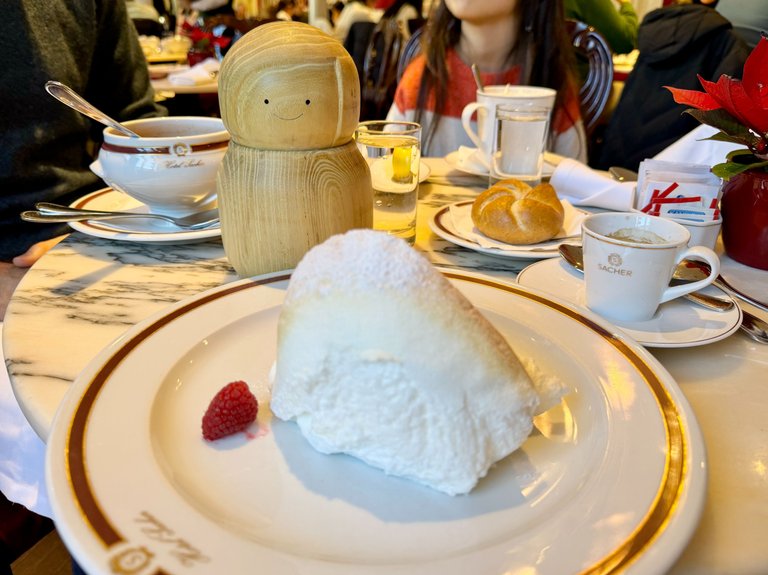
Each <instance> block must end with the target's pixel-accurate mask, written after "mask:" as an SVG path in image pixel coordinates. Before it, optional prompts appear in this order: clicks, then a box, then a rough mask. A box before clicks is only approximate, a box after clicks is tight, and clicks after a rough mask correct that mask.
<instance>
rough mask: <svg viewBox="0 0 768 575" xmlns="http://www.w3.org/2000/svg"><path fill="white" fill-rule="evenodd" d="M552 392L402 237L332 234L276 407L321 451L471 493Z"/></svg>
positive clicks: (305, 277)
mask: <svg viewBox="0 0 768 575" xmlns="http://www.w3.org/2000/svg"><path fill="white" fill-rule="evenodd" d="M559 391H561V390H559V389H558V392H559ZM546 396H547V392H546V391H543V390H542V389H541V388H539V387H538V381H532V380H531V379H530V378H529V376H528V374H527V372H526V370H525V369H524V368H523V366H522V365H521V363H520V361H519V360H518V357H517V356H516V355H515V353H514V352H513V351H512V349H511V348H510V346H509V344H508V343H507V342H506V340H505V339H504V338H503V337H502V336H501V334H500V333H499V332H498V331H497V330H496V329H495V328H494V327H493V326H492V325H491V324H490V323H489V322H488V320H486V319H485V317H484V316H483V315H482V314H481V313H480V312H479V311H478V310H477V309H475V308H474V307H473V306H472V304H471V303H470V302H469V301H468V300H467V299H466V298H465V297H464V296H463V295H462V294H461V293H460V292H459V291H458V290H457V289H456V288H455V287H454V286H453V285H452V284H451V283H450V282H449V281H448V280H447V279H446V278H445V277H444V276H443V275H442V274H441V273H439V272H438V271H437V270H436V269H435V268H434V267H433V266H432V265H431V264H430V263H429V262H428V261H427V260H426V258H424V257H423V256H422V255H421V254H419V253H418V252H417V251H415V250H414V249H413V248H411V247H409V246H408V245H407V244H406V243H405V242H403V241H402V240H399V239H397V238H394V237H392V236H389V235H387V234H385V233H383V232H375V231H372V230H353V231H350V232H347V233H346V234H344V235H337V236H334V237H332V238H330V239H329V240H327V241H326V242H324V243H323V244H321V245H319V246H316V247H314V248H313V249H312V250H310V251H309V252H308V253H307V254H306V256H305V257H304V259H303V260H302V261H301V262H300V263H299V265H298V267H297V268H296V270H295V271H294V273H293V275H292V277H291V281H290V285H289V286H288V291H287V293H286V297H285V301H284V304H283V307H282V310H281V313H280V320H279V323H278V348H277V362H276V366H275V372H274V382H273V388H272V399H271V408H272V411H273V413H274V414H275V415H276V416H277V417H279V418H281V419H285V420H295V421H296V422H297V423H298V425H299V427H300V429H301V432H302V433H303V435H304V436H305V438H306V439H307V440H308V441H309V442H310V443H311V444H312V446H313V447H314V448H315V449H317V450H318V451H320V452H322V453H339V452H341V453H347V454H350V455H353V456H355V457H358V458H360V459H362V460H363V461H365V462H366V463H368V464H369V465H372V466H374V467H378V468H380V469H382V470H384V471H385V472H386V473H387V474H392V475H398V476H401V477H406V478H409V479H412V480H415V481H418V482H420V483H423V484H426V485H428V486H430V487H433V488H434V489H438V490H440V491H443V492H445V493H448V494H451V495H454V494H461V493H467V492H468V491H470V490H471V489H472V488H473V487H474V486H475V484H476V483H477V481H478V480H479V479H480V478H481V477H483V476H484V475H485V474H486V473H487V472H488V470H489V469H490V467H491V466H492V465H493V464H494V463H495V462H496V461H498V460H499V459H501V458H503V457H505V456H507V455H509V454H510V453H512V452H513V451H515V450H516V449H517V448H518V447H520V445H521V444H522V443H523V442H524V441H525V439H526V438H527V437H528V435H529V434H530V432H531V429H532V426H533V420H532V416H533V415H534V414H536V413H538V412H537V408H539V406H540V402H544V401H546ZM558 401H559V399H558Z"/></svg>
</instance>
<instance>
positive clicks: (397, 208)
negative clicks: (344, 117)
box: [355, 120, 421, 244]
mask: <svg viewBox="0 0 768 575" xmlns="http://www.w3.org/2000/svg"><path fill="white" fill-rule="evenodd" d="M355 141H356V142H357V147H358V149H359V150H360V153H361V154H362V155H363V157H364V158H365V160H366V161H367V162H368V168H369V169H370V171H371V184H372V187H373V229H374V230H382V231H385V232H387V233H389V234H391V235H395V236H398V237H400V238H402V239H404V240H405V241H407V242H408V243H410V244H413V243H414V241H415V240H416V204H417V201H418V195H419V165H420V161H421V126H420V125H419V124H417V123H416V122H401V121H389V120H371V121H368V122H362V123H361V124H360V125H359V126H358V127H357V130H356V131H355Z"/></svg>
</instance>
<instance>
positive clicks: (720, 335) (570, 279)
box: [517, 258, 742, 347]
mask: <svg viewBox="0 0 768 575" xmlns="http://www.w3.org/2000/svg"><path fill="white" fill-rule="evenodd" d="M517 282H518V283H519V284H521V285H524V286H527V287H530V288H535V289H540V290H542V291H545V292H547V293H549V294H551V295H553V296H555V297H558V298H562V299H564V300H565V301H567V302H569V303H573V304H576V305H579V306H584V305H585V296H584V276H583V275H582V274H581V273H579V272H577V271H575V270H574V269H573V268H571V266H569V265H568V264H567V263H565V262H564V261H562V260H561V259H559V258H558V259H553V260H548V261H545V262H538V263H536V264H533V265H530V266H528V267H527V268H525V269H524V270H522V271H521V272H520V273H519V274H518V276H517ZM702 291H703V292H704V293H708V294H710V295H714V296H717V297H722V298H725V299H727V298H730V296H729V295H728V294H726V293H725V292H724V291H722V290H720V289H718V288H716V287H715V286H708V287H706V288H705V289H704V290H702ZM741 318H742V313H741V308H740V307H739V306H738V305H734V306H733V307H732V308H731V309H730V310H728V311H725V312H720V311H714V310H711V309H707V308H705V307H702V306H700V305H697V304H695V303H692V302H690V301H688V300H686V299H684V298H677V299H674V300H672V301H669V302H667V303H664V304H662V305H661V306H659V309H658V311H657V312H656V315H655V316H654V317H653V318H651V319H649V320H647V321H636V322H621V321H616V320H614V321H613V323H614V325H616V326H617V327H618V328H619V329H621V330H622V331H624V333H626V334H627V335H629V336H630V337H632V338H634V339H635V340H637V342H639V343H640V344H642V345H644V346H646V347H695V346H699V345H706V344H708V343H714V342H716V341H720V340H721V339H724V338H726V337H728V336H729V335H731V334H732V333H733V332H735V331H736V330H738V329H739V325H741Z"/></svg>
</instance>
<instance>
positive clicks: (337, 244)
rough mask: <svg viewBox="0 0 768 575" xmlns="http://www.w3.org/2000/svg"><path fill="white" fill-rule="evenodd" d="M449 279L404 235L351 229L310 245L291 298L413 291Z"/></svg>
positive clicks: (294, 279)
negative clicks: (312, 245) (340, 292)
mask: <svg viewBox="0 0 768 575" xmlns="http://www.w3.org/2000/svg"><path fill="white" fill-rule="evenodd" d="M443 282H446V280H445V279H444V278H443V277H442V275H440V274H439V273H437V272H436V270H435V269H434V268H433V267H432V264H431V263H430V262H429V261H428V260H427V259H426V258H425V257H424V256H422V255H421V254H420V253H419V252H417V251H416V250H414V249H413V248H412V247H411V246H409V245H408V244H407V243H406V242H404V241H403V240H401V239H399V238H396V237H393V236H390V235H388V234H386V233H385V232H378V231H374V230H351V231H349V232H346V233H345V234H339V235H336V236H333V237H331V238H329V239H328V240H326V241H325V242H323V243H322V244H320V245H318V246H315V247H314V248H312V249H311V250H310V251H308V252H307V253H306V254H305V256H304V258H303V259H302V260H301V261H300V262H299V265H298V266H297V267H296V270H295V271H294V272H293V276H292V277H291V283H290V288H289V290H288V293H287V295H286V300H285V302H286V304H289V303H290V302H291V300H293V299H296V300H300V299H304V298H307V297H327V296H329V295H330V294H334V293H338V292H339V291H344V292H346V293H350V292H357V293H360V292H371V291H378V290H382V289H383V290H387V291H391V292H395V293H397V292H400V293H403V294H404V295H409V296H412V295H413V294H414V293H416V290H417V289H418V290H431V289H435V290H437V289H445V286H444V285H442V284H443Z"/></svg>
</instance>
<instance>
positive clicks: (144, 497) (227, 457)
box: [46, 272, 706, 575]
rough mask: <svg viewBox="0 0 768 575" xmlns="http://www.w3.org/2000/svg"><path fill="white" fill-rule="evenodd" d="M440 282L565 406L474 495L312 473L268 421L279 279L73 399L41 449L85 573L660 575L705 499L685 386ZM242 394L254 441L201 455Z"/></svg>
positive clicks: (586, 317) (632, 353)
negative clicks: (249, 402)
mask: <svg viewBox="0 0 768 575" xmlns="http://www.w3.org/2000/svg"><path fill="white" fill-rule="evenodd" d="M446 275H447V276H448V277H449V278H450V279H451V281H453V282H454V284H455V285H456V286H457V287H458V288H459V289H460V290H461V291H462V292H463V293H465V294H466V295H467V297H468V298H469V299H470V300H471V301H472V302H473V303H474V304H475V305H476V306H477V307H478V308H479V309H480V310H481V311H482V312H483V313H484V314H485V315H486V316H487V317H488V319H489V320H490V321H491V322H492V323H493V324H494V325H495V326H496V327H497V328H498V329H499V330H500V332H501V333H502V334H503V335H504V336H505V337H506V338H507V339H508V340H509V341H510V342H511V344H512V345H513V346H514V348H515V349H516V351H517V352H518V354H520V355H521V356H524V357H528V358H531V359H533V360H534V361H536V362H537V364H538V365H539V367H540V369H542V370H543V371H545V372H546V373H548V374H551V375H554V376H556V377H559V378H561V379H562V380H563V381H564V382H566V384H567V386H568V389H569V394H568V395H567V397H566V398H564V400H563V401H562V403H561V404H560V405H559V406H557V407H554V408H553V409H551V410H550V411H548V412H547V413H545V414H542V415H541V416H539V417H538V418H537V419H536V429H535V430H534V432H533V433H532V435H531V437H530V438H529V439H528V440H527V441H526V443H525V444H524V445H523V446H522V447H521V448H520V449H519V450H518V451H517V452H515V453H513V454H512V455H510V456H509V457H507V458H506V459H504V460H503V461H501V462H499V463H498V464H497V465H496V466H494V468H493V469H491V471H490V473H489V475H488V476H486V477H485V478H484V479H482V480H481V481H480V483H479V485H478V486H477V487H476V488H475V490H473V491H472V492H471V493H470V494H468V495H465V496H458V497H450V496H448V495H445V494H442V493H440V492H437V491H434V490H432V489H430V488H428V487H424V486H422V485H420V484H418V483H415V482H412V481H409V480H406V479H402V478H397V477H391V476H387V475H385V474H384V473H382V472H381V471H379V470H377V469H374V468H372V467H369V466H367V465H366V464H364V463H362V462H361V461H359V460H357V459H354V458H352V457H348V456H343V455H333V456H328V455H323V454H320V453H318V452H316V451H315V450H314V449H313V448H312V447H310V445H309V444H308V442H307V441H306V440H305V439H304V437H303V436H302V435H301V433H300V432H299V430H298V427H297V425H296V424H294V423H292V422H283V421H280V420H278V419H277V418H273V417H272V416H271V412H270V408H269V385H268V378H269V376H268V373H269V370H270V367H271V365H272V364H273V362H274V359H275V353H276V329H277V321H278V317H279V314H280V308H281V305H282V301H283V299H284V295H285V289H286V286H287V281H288V276H287V274H282V275H281V274H274V275H272V276H264V277H260V278H251V279H248V280H242V281H239V282H235V283H231V284H228V285H225V286H221V287H220V288H217V289H214V290H212V291H208V292H204V293H202V294H200V295H198V296H196V297H194V298H191V299H188V300H185V301H183V302H179V303H177V304H174V305H173V306H170V307H169V308H167V309H166V310H164V311H163V312H162V313H160V314H158V315H155V316H153V317H151V318H149V319H147V320H146V321H144V322H142V323H140V324H138V325H136V326H134V327H133V328H131V329H130V330H129V331H128V332H127V333H126V334H124V335H123V336H121V337H120V338H119V339H117V340H116V341H115V342H113V343H112V344H111V345H110V346H108V347H107V348H106V349H105V350H103V351H102V352H101V353H100V354H99V355H98V356H97V357H96V358H95V359H94V360H93V361H92V362H91V363H90V364H89V365H88V366H87V367H86V368H85V369H84V370H83V372H82V373H81V374H80V376H79V377H78V379H77V380H76V382H75V383H74V384H73V386H72V388H71V390H70V391H69V392H68V394H67V395H66V397H65V398H64V400H63V401H62V404H61V406H60V408H59V411H58V413H57V416H56V418H55V420H54V423H53V427H52V432H51V434H50V437H49V439H48V445H47V454H46V458H47V459H46V471H47V476H46V479H47V485H48V490H49V493H50V500H51V502H52V507H53V512H54V518H55V521H56V527H57V530H58V532H59V533H60V535H61V537H62V538H63V540H64V542H65V543H66V545H67V547H68V549H69V550H70V551H71V552H72V553H73V555H74V557H75V559H76V560H77V561H78V562H79V563H80V564H81V566H82V567H83V568H84V570H85V571H86V572H87V573H90V574H91V575H98V574H102V573H103V574H106V573H115V572H120V573H127V572H129V569H128V567H131V569H133V570H130V572H131V573H134V572H139V571H140V572H141V573H142V574H143V573H169V574H170V573H197V574H204V573H205V574H220V573H226V574H227V575H238V574H245V573H253V572H254V571H257V572H259V573H269V574H270V575H281V574H295V573H302V574H305V575H307V574H311V575H382V574H384V573H398V574H399V575H417V574H418V575H437V574H439V575H465V574H466V573H476V574H478V575H491V574H493V575H499V574H501V573H534V572H535V573H536V574H537V575H553V574H558V575H559V574H562V573H576V572H585V573H615V572H619V571H624V570H626V572H628V573H633V574H651V573H653V574H655V573H662V572H665V571H666V570H667V569H668V568H669V566H670V565H671V564H672V563H673V562H674V561H675V560H676V558H677V557H678V555H679V554H680V552H681V550H682V549H683V548H684V547H685V545H686V543H687V541H688V540H689V538H690V536H691V534H692V533H693V530H694V529H695V527H696V525H697V522H698V520H699V517H700V513H701V510H702V507H703V502H704V496H705V491H706V461H705V452H704V445H703V440H702V437H701V433H700V430H699V428H698V425H697V423H696V421H695V418H694V415H693V413H692V411H691V409H690V406H689V405H688V403H687V402H686V400H685V397H684V395H683V394H682V392H681V391H680V389H679V387H678V386H677V384H676V383H675V381H674V380H673V379H672V377H671V376H670V375H669V374H668V373H667V371H666V370H665V369H664V368H663V367H662V366H661V364H659V363H658V361H656V359H655V358H653V356H651V355H650V354H649V353H648V352H647V351H646V350H645V349H643V348H642V347H641V346H639V345H638V344H637V343H635V342H633V341H632V340H630V339H629V338H627V337H625V336H624V335H622V334H617V333H614V332H615V330H614V329H613V327H612V326H611V325H610V324H608V323H607V322H604V321H603V320H601V319H600V318H599V317H597V316H595V315H594V314H590V313H589V312H587V311H583V310H579V309H578V308H576V307H575V306H568V305H564V304H561V303H557V302H555V301H553V300H551V299H549V298H548V296H546V295H544V294H543V293H541V292H536V291H532V290H528V289H527V288H523V287H521V286H517V285H514V284H504V283H499V282H496V281H494V280H491V279H488V278H485V277H482V276H472V275H467V274H456V273H452V272H446ZM238 379H242V380H245V381H246V382H248V384H249V385H250V387H251V389H253V390H254V391H255V393H256V395H257V397H258V398H259V401H260V409H259V416H258V419H257V423H255V424H253V425H252V426H251V427H250V428H249V429H248V430H247V432H244V433H239V434H236V435H234V436H231V437H228V438H224V439H222V440H219V441H218V442H214V443H208V442H206V441H204V440H203V439H202V437H201V431H200V422H201V419H202V415H203V413H204V411H205V409H206V406H207V405H208V402H209V401H210V399H211V398H212V397H213V395H214V394H215V392H216V391H218V389H220V388H221V387H222V386H223V385H224V384H226V383H227V382H230V381H233V380H238ZM393 432H402V430H393Z"/></svg>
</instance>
